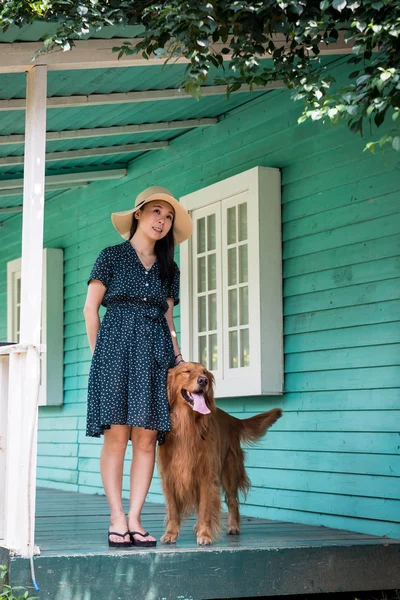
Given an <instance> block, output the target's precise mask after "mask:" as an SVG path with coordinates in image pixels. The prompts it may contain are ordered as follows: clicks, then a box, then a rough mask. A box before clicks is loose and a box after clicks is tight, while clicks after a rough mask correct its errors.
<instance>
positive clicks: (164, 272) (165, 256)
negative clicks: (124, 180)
mask: <svg viewBox="0 0 400 600" xmlns="http://www.w3.org/2000/svg"><path fill="white" fill-rule="evenodd" d="M145 206H146V205H144V206H141V207H140V208H139V209H138V210H144V207H145ZM135 212H136V211H135ZM174 222H175V216H174V218H173V220H172V227H171V229H170V230H169V231H168V233H167V235H166V236H164V237H163V238H162V239H161V240H158V241H157V242H156V243H155V246H154V250H155V253H156V257H157V261H158V267H159V271H160V279H161V283H165V282H167V283H168V284H169V285H170V284H171V283H172V280H173V278H174V275H175V266H174ZM137 226H138V220H137V219H135V213H133V215H132V225H131V229H130V231H129V239H130V240H131V239H132V238H133V235H134V233H135V231H136V229H137Z"/></svg>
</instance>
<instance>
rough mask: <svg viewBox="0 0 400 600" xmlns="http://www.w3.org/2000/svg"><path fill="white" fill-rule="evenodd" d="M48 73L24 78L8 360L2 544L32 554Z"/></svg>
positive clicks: (42, 68) (37, 70) (40, 71)
mask: <svg viewBox="0 0 400 600" xmlns="http://www.w3.org/2000/svg"><path fill="white" fill-rule="evenodd" d="M46 98H47V67H46V66H36V67H33V68H32V69H30V70H29V71H28V73H27V93H26V124H25V160H24V200H23V213H22V214H23V217H22V264H21V322H20V342H19V347H16V348H15V349H14V352H12V353H11V355H10V377H9V406H8V423H7V455H6V486H5V487H6V490H5V494H6V498H5V536H4V538H5V543H6V545H7V546H8V547H10V548H12V549H14V550H15V552H17V553H18V554H22V555H24V556H27V555H29V554H30V553H31V552H33V543H34V517H35V492H36V445H37V414H38V410H37V391H38V385H39V381H40V361H39V349H40V319H41V303H42V251H43V217H44V176H45V146H46Z"/></svg>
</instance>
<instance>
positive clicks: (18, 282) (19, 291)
mask: <svg viewBox="0 0 400 600" xmlns="http://www.w3.org/2000/svg"><path fill="white" fill-rule="evenodd" d="M17 304H21V277H18V278H17Z"/></svg>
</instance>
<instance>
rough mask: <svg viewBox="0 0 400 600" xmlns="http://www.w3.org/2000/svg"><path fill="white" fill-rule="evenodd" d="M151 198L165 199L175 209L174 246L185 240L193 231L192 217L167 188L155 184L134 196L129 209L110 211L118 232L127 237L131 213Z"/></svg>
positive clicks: (130, 223)
mask: <svg viewBox="0 0 400 600" xmlns="http://www.w3.org/2000/svg"><path fill="white" fill-rule="evenodd" d="M152 200H165V202H168V203H169V204H171V206H172V207H173V209H174V211H175V218H174V229H173V232H174V244H175V246H177V245H178V244H181V243H182V242H184V241H185V240H187V238H188V237H190V236H191V235H192V231H193V223H192V219H191V218H190V216H189V214H188V212H187V211H186V209H185V208H184V207H183V206H182V204H180V202H178V200H176V199H175V198H174V197H173V195H172V194H171V192H170V191H169V190H167V189H166V188H163V187H158V186H155V185H153V186H152V187H149V188H147V189H145V190H144V191H143V192H141V193H140V194H139V195H138V196H137V197H136V201H135V206H134V208H132V209H131V210H124V211H122V212H115V213H112V215H111V221H112V224H113V225H114V227H115V229H116V230H117V231H118V233H119V234H120V235H122V237H123V238H124V239H126V240H127V239H129V232H130V230H131V225H132V218H133V213H134V212H135V211H136V210H137V209H138V208H141V207H142V206H144V205H145V204H146V203H147V202H151V201H152Z"/></svg>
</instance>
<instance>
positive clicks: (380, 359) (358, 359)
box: [285, 344, 400, 407]
mask: <svg viewBox="0 0 400 600" xmlns="http://www.w3.org/2000/svg"><path fill="white" fill-rule="evenodd" d="M386 365H400V344H389V345H387V346H373V347H371V346H369V347H361V348H348V349H341V350H322V351H319V352H307V353H301V352H297V353H293V354H286V356H285V373H299V372H305V371H311V370H312V371H319V370H321V371H322V370H327V369H334V370H338V369H357V368H360V367H361V368H362V367H377V366H386ZM397 405H398V406H397V407H400V400H399V401H398V402H397Z"/></svg>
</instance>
